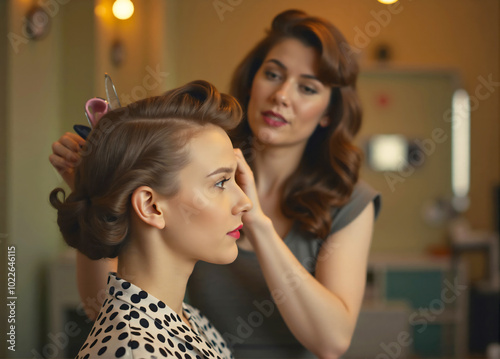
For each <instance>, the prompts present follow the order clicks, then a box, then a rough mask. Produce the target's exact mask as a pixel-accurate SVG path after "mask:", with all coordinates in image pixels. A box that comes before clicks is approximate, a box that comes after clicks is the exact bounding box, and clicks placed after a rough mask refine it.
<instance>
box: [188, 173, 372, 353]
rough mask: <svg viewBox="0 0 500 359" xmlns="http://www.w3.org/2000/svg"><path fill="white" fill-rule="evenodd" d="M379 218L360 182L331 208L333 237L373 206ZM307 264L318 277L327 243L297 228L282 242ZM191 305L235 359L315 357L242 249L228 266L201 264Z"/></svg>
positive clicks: (192, 283) (366, 188)
mask: <svg viewBox="0 0 500 359" xmlns="http://www.w3.org/2000/svg"><path fill="white" fill-rule="evenodd" d="M370 202H373V203H374V207H375V217H376V216H377V215H378V213H379V210H380V195H379V194H378V193H377V192H376V191H375V190H374V189H373V188H371V187H370V186H369V185H368V184H366V183H365V182H363V181H359V182H358V183H357V184H356V186H355V188H354V190H353V193H352V195H351V198H350V200H349V202H348V203H347V204H345V205H344V206H342V207H340V208H334V209H332V218H333V223H332V226H331V230H330V234H332V233H335V232H337V231H339V230H340V229H342V228H344V227H345V226H347V225H348V224H349V223H350V222H352V221H353V220H354V219H355V218H356V217H357V216H358V215H359V214H360V213H361V212H362V211H363V209H364V208H365V207H366V206H367V205H368V204H369V203H370ZM283 240H284V242H285V243H286V245H287V246H288V248H289V249H290V251H291V252H292V253H293V254H294V255H295V256H296V257H297V259H298V260H299V261H300V262H301V263H302V265H303V266H304V267H305V268H306V269H307V270H308V271H309V272H310V273H311V274H312V275H314V269H315V262H316V258H317V256H318V253H319V250H320V248H321V244H322V243H323V240H322V239H320V238H314V237H313V236H312V235H310V234H305V233H301V232H300V231H299V230H298V225H297V223H295V224H294V225H293V227H292V229H291V230H290V232H289V233H288V234H287V236H286V237H285V238H284V239H283ZM187 295H188V298H187V300H188V301H189V302H190V304H192V305H193V306H195V307H197V308H198V309H199V310H200V311H201V313H203V315H205V316H206V317H207V318H208V319H209V320H210V321H211V322H212V324H213V325H214V326H215V327H216V328H217V329H218V330H219V332H220V333H221V334H222V336H223V338H224V339H225V341H226V342H227V344H228V345H229V346H230V348H232V350H233V354H234V356H235V358H242V359H250V358H260V359H266V358H314V357H315V356H314V355H313V354H312V353H311V352H309V351H308V350H307V349H306V348H304V346H302V345H301V344H300V343H299V342H298V341H297V340H296V339H295V337H294V336H293V334H292V333H291V332H290V330H289V329H288V327H287V326H286V324H285V322H284V321H283V318H282V317H281V314H280V313H279V310H278V307H277V306H276V304H275V303H274V302H273V300H272V297H271V294H270V292H269V289H268V288H267V285H266V282H265V280H264V275H263V273H262V271H261V269H260V265H259V262H258V260H257V256H256V254H255V253H254V252H253V251H247V250H243V249H240V250H239V254H238V257H237V259H236V260H235V261H234V262H233V263H231V264H228V265H214V264H209V263H206V262H198V263H197V264H196V266H195V269H194V271H193V274H192V275H191V277H190V279H189V282H188V287H187Z"/></svg>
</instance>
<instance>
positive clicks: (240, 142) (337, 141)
mask: <svg viewBox="0 0 500 359" xmlns="http://www.w3.org/2000/svg"><path fill="white" fill-rule="evenodd" d="M287 39H297V40H299V41H301V42H302V43H303V44H304V45H306V46H310V47H312V48H314V49H315V50H316V52H317V54H318V58H319V63H318V73H317V77H318V79H319V80H320V81H321V82H322V83H323V84H325V85H327V86H331V89H332V90H331V97H330V103H329V106H328V108H327V115H328V117H329V118H330V124H329V126H328V127H326V128H323V127H320V126H318V127H317V128H316V130H315V132H314V133H313V134H312V136H311V137H310V138H309V140H308V143H307V146H306V149H305V152H304V155H303V157H302V160H301V163H300V165H299V167H298V169H297V170H296V171H295V173H293V174H292V175H291V176H290V178H289V179H288V180H287V181H286V183H285V186H284V190H283V194H282V202H281V211H282V212H283V214H285V216H287V217H288V218H290V219H292V220H294V221H297V222H299V224H300V229H301V230H303V231H305V232H309V233H310V234H312V235H313V236H315V237H318V238H326V236H327V235H328V234H329V231H330V226H331V223H332V219H331V209H332V207H339V206H342V205H344V204H345V203H347V201H348V200H349V198H350V196H351V194H352V191H353V189H354V185H355V184H356V182H357V181H358V174H359V168H360V165H361V159H362V155H361V151H360V150H359V149H358V148H357V147H356V146H355V145H354V144H353V138H354V136H355V135H356V134H357V132H358V131H359V129H360V126H361V117H362V111H361V104H360V100H359V97H358V94H357V92H356V80H357V76H358V72H359V67H358V63H357V60H356V58H355V56H354V55H355V54H354V52H353V50H352V48H351V47H350V46H349V44H348V43H347V41H346V39H345V38H344V36H343V35H342V33H341V32H340V31H339V30H338V29H337V28H336V27H335V26H334V25H332V24H331V23H330V22H329V21H327V20H324V19H322V18H319V17H313V16H310V15H308V14H306V13H305V12H303V11H299V10H287V11H284V12H282V13H280V14H278V15H277V16H276V17H275V18H274V20H273V22H272V25H271V29H270V30H269V31H268V33H267V35H266V36H265V37H264V39H263V40H262V41H261V42H259V43H258V44H257V45H256V46H255V47H254V48H253V49H252V50H251V51H250V53H249V54H248V55H247V56H246V57H245V58H244V59H243V61H242V62H241V63H240V65H239V66H238V67H237V69H236V71H235V73H234V75H233V79H232V82H231V91H230V93H231V94H232V95H233V96H235V97H236V98H237V99H238V101H239V102H240V104H241V106H242V107H243V112H244V118H243V121H242V122H241V123H240V124H239V125H238V127H237V128H236V129H235V130H234V131H232V132H230V136H231V139H232V140H233V144H234V145H235V147H240V148H241V149H242V151H243V154H244V155H245V157H246V158H247V161H248V162H249V164H250V166H252V159H253V158H252V155H253V151H254V149H252V147H251V143H252V141H253V134H252V131H251V129H250V126H249V124H248V120H247V118H246V116H247V109H248V103H249V100H250V93H251V88H252V83H253V79H254V77H255V75H256V73H257V71H258V70H259V68H260V67H261V65H262V63H263V62H264V60H265V58H266V56H267V54H268V53H269V51H270V50H271V49H272V48H273V47H274V46H276V45H277V44H278V43H280V42H282V41H284V40H287ZM254 171H255V169H254Z"/></svg>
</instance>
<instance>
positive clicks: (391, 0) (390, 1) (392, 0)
mask: <svg viewBox="0 0 500 359" xmlns="http://www.w3.org/2000/svg"><path fill="white" fill-rule="evenodd" d="M396 1H398V0H378V2H381V3H382V4H386V5H390V4H394V3H395V2H396Z"/></svg>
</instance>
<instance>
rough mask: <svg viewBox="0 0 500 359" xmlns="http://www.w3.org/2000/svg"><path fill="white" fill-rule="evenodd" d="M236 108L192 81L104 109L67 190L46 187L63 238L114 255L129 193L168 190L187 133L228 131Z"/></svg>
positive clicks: (173, 188) (93, 252)
mask: <svg viewBox="0 0 500 359" xmlns="http://www.w3.org/2000/svg"><path fill="white" fill-rule="evenodd" d="M241 115H242V111H241V107H240V106H239V104H238V102H237V101H236V100H235V99H234V98H233V97H231V96H229V95H226V94H221V93H219V92H218V91H217V89H216V88H215V87H214V86H213V85H211V84H209V83H208V82H205V81H194V82H191V83H189V84H187V85H185V86H182V87H180V88H177V89H174V90H171V91H169V92H167V93H165V94H164V95H162V96H158V97H151V98H147V99H144V100H141V101H137V102H135V103H132V104H130V105H129V106H127V107H123V108H119V109H117V110H114V111H111V112H109V113H107V114H106V115H105V117H103V118H102V119H101V120H100V121H99V123H98V124H97V126H96V128H95V129H93V130H92V132H91V134H90V136H89V138H88V140H87V143H86V145H85V147H84V148H83V152H82V161H81V163H80V165H79V166H78V167H77V168H76V172H75V190H74V191H73V192H72V193H71V194H70V195H69V196H68V197H67V198H63V200H62V201H61V200H60V199H59V193H61V192H62V193H63V197H65V193H64V190H62V189H61V188H56V189H54V190H53V191H52V192H51V194H50V203H51V204H52V206H53V207H54V208H56V209H57V224H58V225H59V229H60V230H61V233H62V235H63V237H64V240H65V241H66V243H67V244H68V245H70V246H71V247H74V248H76V249H78V250H79V251H81V252H82V253H83V254H85V255H86V256H87V257H89V258H91V259H100V258H106V257H111V258H112V257H116V256H117V255H118V253H119V250H120V248H121V247H122V246H123V245H124V243H125V242H126V240H127V238H128V233H129V226H130V221H129V219H130V213H131V201H130V198H131V195H132V193H133V191H134V190H135V189H136V188H138V187H140V186H149V187H151V188H152V189H154V190H155V191H158V192H159V193H161V194H163V195H165V196H173V195H174V194H175V193H176V192H177V191H178V189H179V184H178V181H177V175H178V172H179V171H180V170H181V169H182V168H183V167H184V166H186V165H187V164H188V163H189V153H188V151H187V150H186V148H187V146H186V144H187V143H188V141H189V140H190V139H191V138H192V137H193V136H194V135H195V134H196V133H197V132H198V131H200V130H201V129H202V128H203V126H204V125H206V124H213V125H216V126H220V127H221V128H223V129H224V130H226V131H228V130H230V129H233V128H234V127H235V126H236V125H237V124H238V122H239V121H240V119H241Z"/></svg>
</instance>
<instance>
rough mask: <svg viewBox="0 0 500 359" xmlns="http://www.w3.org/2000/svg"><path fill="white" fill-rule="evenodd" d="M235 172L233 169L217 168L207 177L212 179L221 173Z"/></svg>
mask: <svg viewBox="0 0 500 359" xmlns="http://www.w3.org/2000/svg"><path fill="white" fill-rule="evenodd" d="M233 172H234V169H233V168H231V167H220V168H217V169H216V170H215V171H213V172H212V173H210V174H208V175H207V177H210V176H213V175H216V174H219V173H233Z"/></svg>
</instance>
